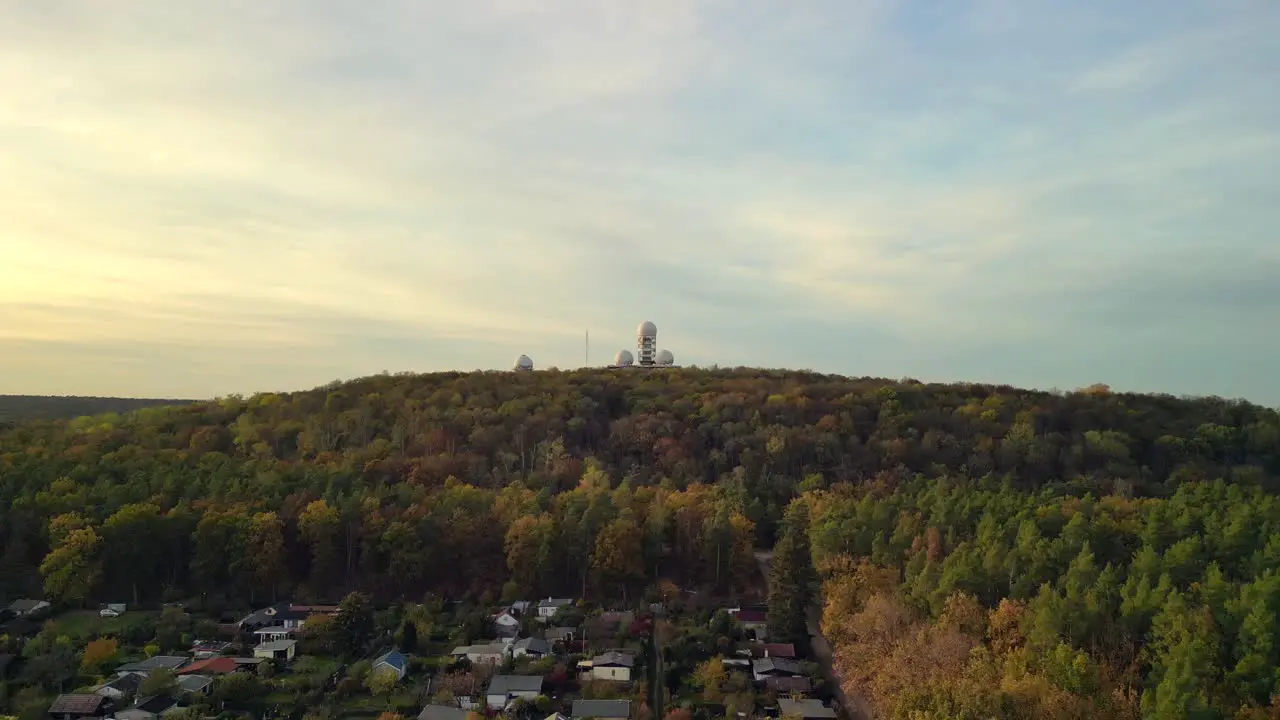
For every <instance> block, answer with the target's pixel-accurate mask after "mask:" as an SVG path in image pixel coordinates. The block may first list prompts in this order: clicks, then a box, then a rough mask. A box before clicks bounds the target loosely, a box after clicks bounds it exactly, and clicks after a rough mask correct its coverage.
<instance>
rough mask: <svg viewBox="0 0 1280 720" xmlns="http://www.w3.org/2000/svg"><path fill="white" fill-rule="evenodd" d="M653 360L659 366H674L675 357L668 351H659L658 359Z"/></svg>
mask: <svg viewBox="0 0 1280 720" xmlns="http://www.w3.org/2000/svg"><path fill="white" fill-rule="evenodd" d="M655 360H656V362H657V363H658V364H659V365H675V364H676V356H675V355H672V354H671V351H670V350H659V351H658V357H657V358H656V359H655Z"/></svg>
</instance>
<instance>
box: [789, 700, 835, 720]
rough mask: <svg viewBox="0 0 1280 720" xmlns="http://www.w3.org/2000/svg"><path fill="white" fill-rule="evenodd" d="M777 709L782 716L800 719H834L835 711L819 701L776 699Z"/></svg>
mask: <svg viewBox="0 0 1280 720" xmlns="http://www.w3.org/2000/svg"><path fill="white" fill-rule="evenodd" d="M778 709H779V710H781V711H782V714H783V716H787V715H795V716H796V717H802V718H834V717H835V716H836V711H835V710H833V709H831V708H829V707H827V706H826V705H823V704H822V701H821V700H790V699H783V698H779V699H778Z"/></svg>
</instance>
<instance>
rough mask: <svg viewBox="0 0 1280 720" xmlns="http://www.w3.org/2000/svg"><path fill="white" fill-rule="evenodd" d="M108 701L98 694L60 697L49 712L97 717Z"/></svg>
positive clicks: (75, 694) (76, 694) (77, 694)
mask: <svg viewBox="0 0 1280 720" xmlns="http://www.w3.org/2000/svg"><path fill="white" fill-rule="evenodd" d="M106 701H107V699H106V698H105V697H103V696H101V695H99V694H97V693H72V694H70V695H59V696H58V699H57V700H54V701H53V704H52V705H50V706H49V712H50V713H52V714H55V715H64V714H65V715H97V714H98V712H99V711H100V709H101V708H102V704H103V703H105V702H106Z"/></svg>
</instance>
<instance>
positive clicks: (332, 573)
mask: <svg viewBox="0 0 1280 720" xmlns="http://www.w3.org/2000/svg"><path fill="white" fill-rule="evenodd" d="M338 528H339V518H338V511H337V510H335V509H334V508H332V507H330V506H329V503H327V502H325V501H324V500H315V501H313V502H311V503H310V504H309V505H307V506H306V507H305V508H303V510H302V512H301V513H299V515H298V530H299V531H301V533H302V534H303V536H304V537H306V538H307V542H308V543H310V545H311V584H312V586H314V587H316V588H317V589H320V590H322V591H323V590H325V589H328V588H331V587H333V586H334V585H335V584H337V580H338V577H337V572H338V569H339V567H340V565H339V560H338Z"/></svg>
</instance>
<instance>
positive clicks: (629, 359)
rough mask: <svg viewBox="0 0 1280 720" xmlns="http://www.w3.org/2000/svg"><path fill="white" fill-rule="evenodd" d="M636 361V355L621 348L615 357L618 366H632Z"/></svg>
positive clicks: (614, 362) (614, 361)
mask: <svg viewBox="0 0 1280 720" xmlns="http://www.w3.org/2000/svg"><path fill="white" fill-rule="evenodd" d="M635 361H636V359H635V356H633V355H632V354H631V351H630V350H619V351H618V354H617V355H615V356H614V358H613V364H614V365H617V366H618V367H631V365H632V363H634V362H635Z"/></svg>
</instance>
